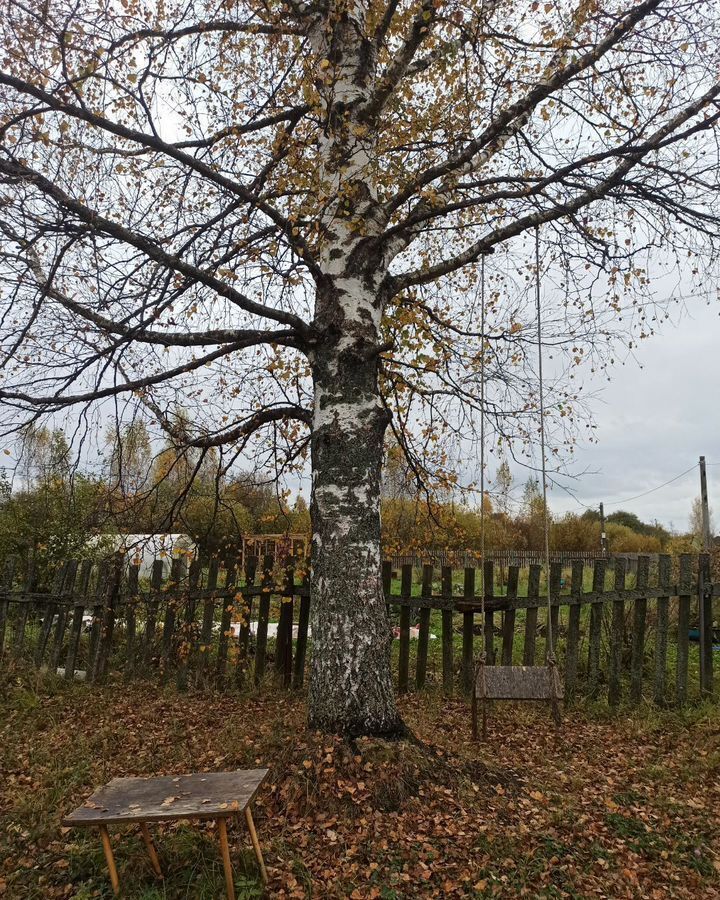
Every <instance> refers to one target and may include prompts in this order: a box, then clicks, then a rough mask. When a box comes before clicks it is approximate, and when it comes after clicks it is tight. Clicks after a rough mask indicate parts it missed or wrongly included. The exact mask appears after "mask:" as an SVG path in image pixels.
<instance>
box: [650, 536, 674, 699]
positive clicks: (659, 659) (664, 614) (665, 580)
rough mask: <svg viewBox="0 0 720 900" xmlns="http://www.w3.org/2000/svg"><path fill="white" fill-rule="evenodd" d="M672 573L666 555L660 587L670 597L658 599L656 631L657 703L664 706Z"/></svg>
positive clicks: (660, 563)
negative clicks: (665, 590)
mask: <svg viewBox="0 0 720 900" xmlns="http://www.w3.org/2000/svg"><path fill="white" fill-rule="evenodd" d="M670 573H671V561H670V557H669V556H667V555H666V554H664V553H663V554H661V556H660V558H659V560H658V587H659V588H662V589H667V592H668V596H663V597H658V599H657V627H656V630H655V687H654V695H655V703H656V704H657V705H658V706H663V705H664V704H665V703H666V701H667V698H666V696H665V688H666V682H667V642H668V624H669V608H670V596H669V594H670Z"/></svg>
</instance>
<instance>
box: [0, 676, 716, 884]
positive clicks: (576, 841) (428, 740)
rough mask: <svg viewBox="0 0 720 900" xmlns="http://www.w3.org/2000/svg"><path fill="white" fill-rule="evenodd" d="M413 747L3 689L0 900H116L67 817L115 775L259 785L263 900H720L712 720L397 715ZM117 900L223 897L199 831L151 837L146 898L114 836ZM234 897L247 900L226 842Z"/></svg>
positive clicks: (83, 695) (145, 694)
mask: <svg viewBox="0 0 720 900" xmlns="http://www.w3.org/2000/svg"><path fill="white" fill-rule="evenodd" d="M401 707H402V711H403V714H404V716H405V719H406V721H407V723H408V724H409V726H410V727H411V728H412V730H413V732H414V734H415V736H416V738H417V742H415V741H403V742H398V743H393V744H388V743H385V742H382V741H375V740H360V741H357V742H355V743H353V744H348V743H345V742H342V741H340V740H339V739H333V738H330V737H323V736H321V735H318V734H314V733H310V732H308V731H307V729H306V728H305V725H304V713H305V711H304V700H303V698H302V697H301V696H297V695H291V694H281V693H278V692H277V691H270V690H267V689H266V691H265V693H264V694H263V695H259V694H246V695H239V694H233V695H228V696H223V695H221V694H217V693H216V694H207V695H203V694H193V693H190V694H178V693H176V691H175V690H174V688H172V687H170V686H168V687H160V686H159V685H157V684H155V683H147V682H143V683H139V682H138V683H133V684H131V685H125V684H121V683H110V684H109V685H107V686H105V687H89V686H86V685H83V684H66V683H65V682H60V681H58V680H56V679H54V678H50V677H48V676H39V675H36V674H33V675H30V674H27V673H25V672H24V671H22V670H16V671H14V672H7V671H5V672H3V673H1V674H0V896H2V900H9V898H21V900H40V898H52V897H76V898H91V897H110V896H111V891H110V885H109V881H108V879H107V875H106V872H105V869H104V861H103V855H102V850H101V847H100V842H99V840H98V838H97V836H96V835H95V833H93V832H90V831H84V830H65V829H61V828H60V824H59V823H60V818H61V816H62V815H63V814H64V813H65V812H67V811H68V810H70V809H71V808H73V807H74V806H75V805H78V804H79V803H81V802H82V801H83V799H84V798H85V797H86V796H87V794H88V793H89V792H90V790H91V789H92V788H93V787H94V786H96V785H98V784H99V783H101V782H104V781H106V780H108V779H109V778H111V777H113V776H115V775H125V774H136V775H143V774H147V775H149V774H164V773H170V774H179V773H182V772H186V771H191V770H195V771H214V770H222V769H232V768H237V767H250V766H255V765H269V766H270V767H271V769H272V773H271V779H270V781H269V783H268V784H267V785H266V787H265V788H264V789H263V791H262V794H261V796H260V798H259V801H258V804H257V807H256V823H257V825H258V831H259V835H260V840H261V843H262V845H263V848H264V852H265V858H266V863H267V865H268V869H269V874H270V884H269V886H268V889H267V892H266V895H267V896H272V897H306V896H307V897H309V896H313V897H337V898H345V897H350V898H364V897H373V898H387V900H390V898H396V897H453V896H457V897H508V898H511V897H523V896H525V897H577V898H579V897H601V896H602V897H610V898H621V897H628V898H635V897H649V898H657V900H661V898H667V897H688V898H690V897H692V898H699V897H703V898H704V897H720V874H719V870H720V817H718V807H719V805H720V711H719V710H718V709H717V708H716V707H710V706H707V705H706V706H703V707H693V708H690V709H688V710H687V711H684V712H682V713H679V712H672V711H663V712H658V711H656V710H652V709H650V708H647V707H641V708H640V709H638V710H635V711H634V712H630V711H624V710H623V711H621V712H620V713H619V714H617V715H616V716H611V715H610V714H609V713H608V710H607V708H606V707H602V706H598V707H595V708H593V709H589V708H588V707H583V708H582V709H571V710H568V711H567V712H566V716H565V723H564V726H563V728H562V730H560V731H559V732H556V731H555V729H554V728H553V726H552V725H551V723H550V721H549V718H548V716H547V714H546V711H545V710H544V709H541V708H529V709H528V708H527V707H523V708H521V707H517V706H515V707H513V706H510V705H504V706H502V707H501V706H498V707H497V708H496V709H495V710H493V711H492V712H491V718H490V738H489V741H488V743H487V744H485V745H482V744H480V745H477V744H473V743H472V741H471V740H470V733H469V712H468V708H467V704H466V702H465V701H464V700H462V699H459V698H455V699H453V700H444V699H443V698H442V697H441V696H440V695H439V693H437V691H435V690H430V691H428V692H426V693H423V694H410V695H408V696H407V697H405V698H403V699H402V700H401ZM111 833H112V835H113V840H114V842H115V844H114V846H115V853H116V859H117V862H118V866H119V870H120V879H121V883H122V884H123V885H124V888H125V893H124V896H125V897H127V898H143V900H150V898H156V900H157V898H208V900H210V898H213V900H215V898H219V897H222V896H224V881H223V875H222V868H221V865H220V859H219V852H218V842H217V836H216V834H215V833H214V830H213V827H212V826H211V825H203V826H198V825H197V824H182V825H179V826H174V827H171V828H160V829H157V835H156V838H157V844H158V849H159V853H160V858H161V862H162V865H163V868H164V870H165V872H166V879H165V882H164V883H163V884H160V885H158V884H156V883H155V882H154V880H153V876H152V870H151V868H150V864H149V861H148V860H147V858H146V855H145V850H144V846H143V844H142V841H141V839H140V836H139V833H138V832H137V830H136V829H135V828H127V829H118V828H116V829H114V830H113V831H112V832H111ZM230 840H231V851H232V854H233V860H234V864H235V872H236V880H237V893H238V897H241V898H243V897H245V898H250V897H260V896H262V890H261V887H260V884H259V881H258V874H257V870H256V867H255V863H254V859H253V855H252V851H251V849H250V844H249V840H248V837H247V834H246V833H245V830H244V828H243V827H242V825H241V824H240V823H237V825H233V826H232V827H231V829H230Z"/></svg>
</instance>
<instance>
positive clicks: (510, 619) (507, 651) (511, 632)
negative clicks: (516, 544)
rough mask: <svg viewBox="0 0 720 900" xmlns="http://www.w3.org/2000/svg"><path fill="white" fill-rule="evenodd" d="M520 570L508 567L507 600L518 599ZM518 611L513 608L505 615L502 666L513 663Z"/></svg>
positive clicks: (506, 611)
mask: <svg viewBox="0 0 720 900" xmlns="http://www.w3.org/2000/svg"><path fill="white" fill-rule="evenodd" d="M519 580H520V569H519V567H518V566H513V565H511V566H509V567H508V579H507V595H506V596H507V598H508V600H515V599H517V594H518V582H519ZM516 615H517V613H516V610H515V609H514V608H513V607H512V606H511V607H510V608H509V609H506V610H505V612H504V613H503V640H502V664H503V665H504V666H511V665H512V663H513V645H514V643H515V617H516Z"/></svg>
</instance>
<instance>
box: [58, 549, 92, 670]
mask: <svg viewBox="0 0 720 900" xmlns="http://www.w3.org/2000/svg"><path fill="white" fill-rule="evenodd" d="M92 567H93V563H92V560H91V559H84V560H83V561H82V564H81V565H80V578H79V579H78V591H77V596H76V598H75V606H74V609H73V619H72V626H71V628H70V639H69V641H68V652H67V656H66V657H65V680H66V681H72V680H73V678H74V677H75V667H76V664H77V657H78V651H79V649H80V639H81V636H82V625H83V615H84V613H85V602H86V600H87V595H88V591H89V590H90V576H91V575H92Z"/></svg>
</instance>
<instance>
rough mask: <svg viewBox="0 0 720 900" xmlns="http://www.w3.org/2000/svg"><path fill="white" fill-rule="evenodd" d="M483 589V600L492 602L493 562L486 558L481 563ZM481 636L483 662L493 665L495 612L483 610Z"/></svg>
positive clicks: (493, 594) (493, 584)
mask: <svg viewBox="0 0 720 900" xmlns="http://www.w3.org/2000/svg"><path fill="white" fill-rule="evenodd" d="M483 591H484V592H485V602H486V603H488V602H490V603H492V600H493V597H494V596H495V563H494V562H493V561H492V560H491V559H486V560H485V561H484V563H483ZM483 636H484V643H485V662H486V663H487V665H489V666H494V665H495V614H494V613H493V612H492V611H490V610H486V611H485V621H484V623H483Z"/></svg>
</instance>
